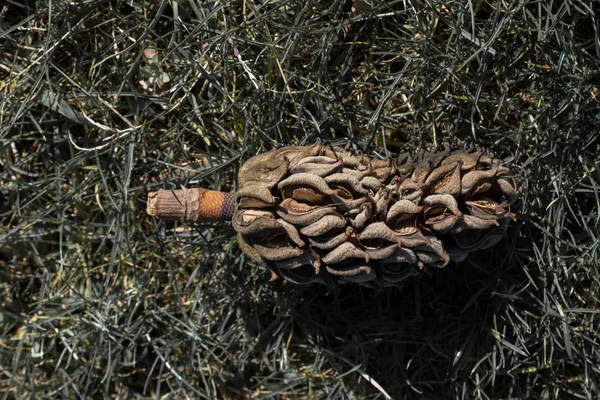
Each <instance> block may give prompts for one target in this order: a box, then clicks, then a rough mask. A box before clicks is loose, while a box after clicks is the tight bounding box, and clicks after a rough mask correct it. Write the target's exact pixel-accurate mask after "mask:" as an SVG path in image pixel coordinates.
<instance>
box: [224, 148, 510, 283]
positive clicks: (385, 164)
mask: <svg viewBox="0 0 600 400" xmlns="http://www.w3.org/2000/svg"><path fill="white" fill-rule="evenodd" d="M508 175H510V170H509V169H508V168H506V167H504V166H501V165H500V160H498V159H496V158H494V157H493V156H492V155H491V154H489V153H488V152H486V151H483V150H481V149H478V148H469V149H464V148H463V149H459V150H452V148H451V147H450V146H449V145H446V146H445V147H444V148H443V149H438V150H437V151H431V152H419V153H418V154H416V155H414V156H412V155H410V154H404V155H402V156H400V157H398V158H397V159H387V160H381V159H375V158H370V157H366V156H364V155H360V154H358V155H356V154H352V153H351V152H349V151H347V150H346V149H343V148H339V147H327V146H323V145H322V144H320V143H316V144H314V145H312V146H289V147H284V148H280V149H276V150H272V151H270V152H266V153H262V154H259V155H257V156H255V157H253V158H251V159H249V160H248V161H247V162H246V163H245V164H244V165H243V166H242V168H241V169H240V172H239V175H238V181H239V190H238V192H237V193H236V207H235V212H234V215H233V218H232V223H233V227H234V228H235V230H236V231H237V233H238V236H237V237H238V242H239V245H240V247H241V248H242V250H243V251H244V253H245V254H246V255H247V256H248V257H250V258H251V259H252V260H254V261H256V262H259V263H262V264H265V265H267V266H269V267H270V268H271V270H272V271H273V272H274V273H275V274H277V275H280V276H283V277H284V278H286V279H288V280H290V281H292V282H295V283H301V284H307V283H311V282H320V283H323V284H326V285H328V286H329V287H332V286H334V285H335V284H336V283H346V282H356V283H359V284H361V285H365V286H369V287H384V286H394V285H397V284H398V283H399V282H402V281H403V280H405V279H406V278H408V277H409V276H411V275H416V274H418V273H419V270H422V269H424V268H443V267H445V266H446V265H447V264H448V263H449V262H450V261H451V260H453V261H461V260H464V259H465V258H466V257H467V255H468V253H469V252H472V251H475V250H481V249H486V248H489V247H491V246H493V245H494V244H496V243H497V242H498V241H499V240H500V239H501V238H502V236H503V235H504V234H505V232H506V229H507V226H508V223H509V221H510V220H511V219H514V215H513V214H511V212H510V208H509V206H510V205H511V204H512V203H514V202H515V201H516V199H517V192H516V190H515V184H514V182H513V181H512V180H511V179H510V178H509V177H508Z"/></svg>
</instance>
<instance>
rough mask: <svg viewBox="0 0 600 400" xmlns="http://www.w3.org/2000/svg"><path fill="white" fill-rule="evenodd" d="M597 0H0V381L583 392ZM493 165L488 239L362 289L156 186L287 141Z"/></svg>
mask: <svg viewBox="0 0 600 400" xmlns="http://www.w3.org/2000/svg"><path fill="white" fill-rule="evenodd" d="M599 14H600V6H599V3H598V2H594V1H591V0H588V1H583V0H582V1H579V0H565V1H525V0H515V1H511V2H506V1H488V2H484V1H472V0H464V1H463V0H457V1H442V0H425V1H412V0H403V1H377V0H373V1H371V0H354V1H351V0H349V1H337V0H307V1H277V0H273V1H258V0H239V1H238V0H235V1H198V0H187V1H184V0H171V1H166V0H163V1H146V2H144V1H138V0H135V1H127V2H119V1H85V2H67V1H53V2H44V1H33V0H24V1H14V0H9V1H7V2H3V3H1V4H0V308H1V310H2V312H1V314H0V335H1V336H0V395H1V396H2V398H3V399H12V398H29V397H30V396H32V397H34V398H106V397H112V398H158V397H161V398H171V397H179V398H223V399H235V398H244V397H248V398H256V399H267V398H285V399H310V398H333V399H363V398H367V399H376V398H379V399H383V398H389V397H392V398H395V399H417V398H418V399H472V398H478V399H520V398H543V399H566V398H568V399H574V398H581V399H592V398H597V397H598V396H600V387H599V384H598V382H600V351H599V348H600V347H599V346H600V344H599V342H600V333H599V332H600V315H599V314H600V299H599V293H600V292H599V287H600V280H599V269H598V267H599V258H600V254H599V251H600V229H599V224H600V214H599V212H598V209H599V203H600V194H599V188H598V186H599V184H600V172H599V170H598V165H599V163H600V157H599V147H600V139H599V136H600V103H599V101H600V97H599V96H600V88H599V87H600V33H599V29H600V26H599V24H598V17H599ZM448 137H454V138H458V139H468V140H470V141H472V142H474V143H477V144H479V145H481V146H485V147H488V148H490V149H492V150H493V151H494V152H495V153H496V155H497V156H499V157H501V158H504V159H507V160H509V161H510V162H511V163H512V165H513V167H512V169H513V171H514V172H515V173H516V174H517V178H518V179H519V181H520V182H521V184H522V185H523V195H522V200H521V201H520V203H519V204H518V205H517V208H516V209H515V210H513V211H514V212H515V213H516V214H517V216H518V218H519V222H518V223H517V224H514V225H513V226H512V228H511V229H510V231H509V235H508V236H507V238H506V240H504V241H503V242H501V243H500V244H499V245H498V246H497V247H496V249H495V250H493V251H489V252H483V253H480V254H477V255H476V256H474V257H470V258H469V259H468V260H467V261H465V262H462V263H459V264H454V265H450V266H448V267H446V268H445V269H444V270H441V271H436V273H433V274H430V275H427V276H423V277H420V278H419V279H414V280H411V281H409V282H408V283H406V285H405V287H404V289H403V290H402V291H400V290H396V289H393V290H392V289H389V290H384V291H382V292H374V291H370V290H366V289H360V288H359V287H358V286H346V287H345V290H344V291H343V293H342V294H341V295H340V296H339V297H335V296H331V295H327V294H326V293H325V289H324V288H322V287H320V286H308V287H303V286H293V285H290V284H285V283H283V282H281V281H279V282H274V283H269V282H268V279H269V275H268V274H266V273H265V271H264V270H263V269H262V268H260V267H259V266H256V265H253V264H252V263H250V262H248V261H247V260H245V259H244V258H243V256H242V254H241V251H240V250H239V249H238V247H237V245H236V243H235V240H234V232H233V229H232V228H231V226H230V225H227V224H225V225H218V226H188V225H182V224H175V223H165V222H159V221H157V220H154V219H152V218H150V217H148V216H147V215H146V213H145V207H146V195H147V192H148V191H149V190H156V189H158V188H179V187H196V186H203V187H211V188H215V189H219V190H225V191H229V190H235V178H236V174H237V170H238V168H239V166H240V165H241V163H242V162H243V161H244V160H246V159H248V158H249V157H250V156H252V155H254V154H256V153H257V152H260V151H264V150H268V149H271V148H272V147H273V146H280V145H289V144H292V143H295V142H298V143H302V144H309V143H312V142H313V141H314V140H315V139H316V138H321V140H323V141H324V142H325V143H335V144H344V143H345V142H346V141H347V139H350V140H352V141H353V143H355V144H356V146H357V147H358V148H359V149H361V150H363V151H364V152H368V153H373V154H382V155H385V154H386V153H387V152H396V153H397V152H401V151H406V150H414V149H417V148H422V147H428V146H431V145H434V144H436V143H439V142H440V141H442V140H444V139H445V138H448Z"/></svg>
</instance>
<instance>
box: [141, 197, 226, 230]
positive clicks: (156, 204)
mask: <svg viewBox="0 0 600 400" xmlns="http://www.w3.org/2000/svg"><path fill="white" fill-rule="evenodd" d="M234 209H235V195H234V194H233V193H224V192H219V191H216V190H208V189H179V190H159V191H158V192H150V193H148V206H147V208H146V211H147V212H148V214H149V215H152V216H155V217H158V218H163V219H171V220H177V221H186V222H218V221H228V220H231V217H232V216H233V211H234Z"/></svg>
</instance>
